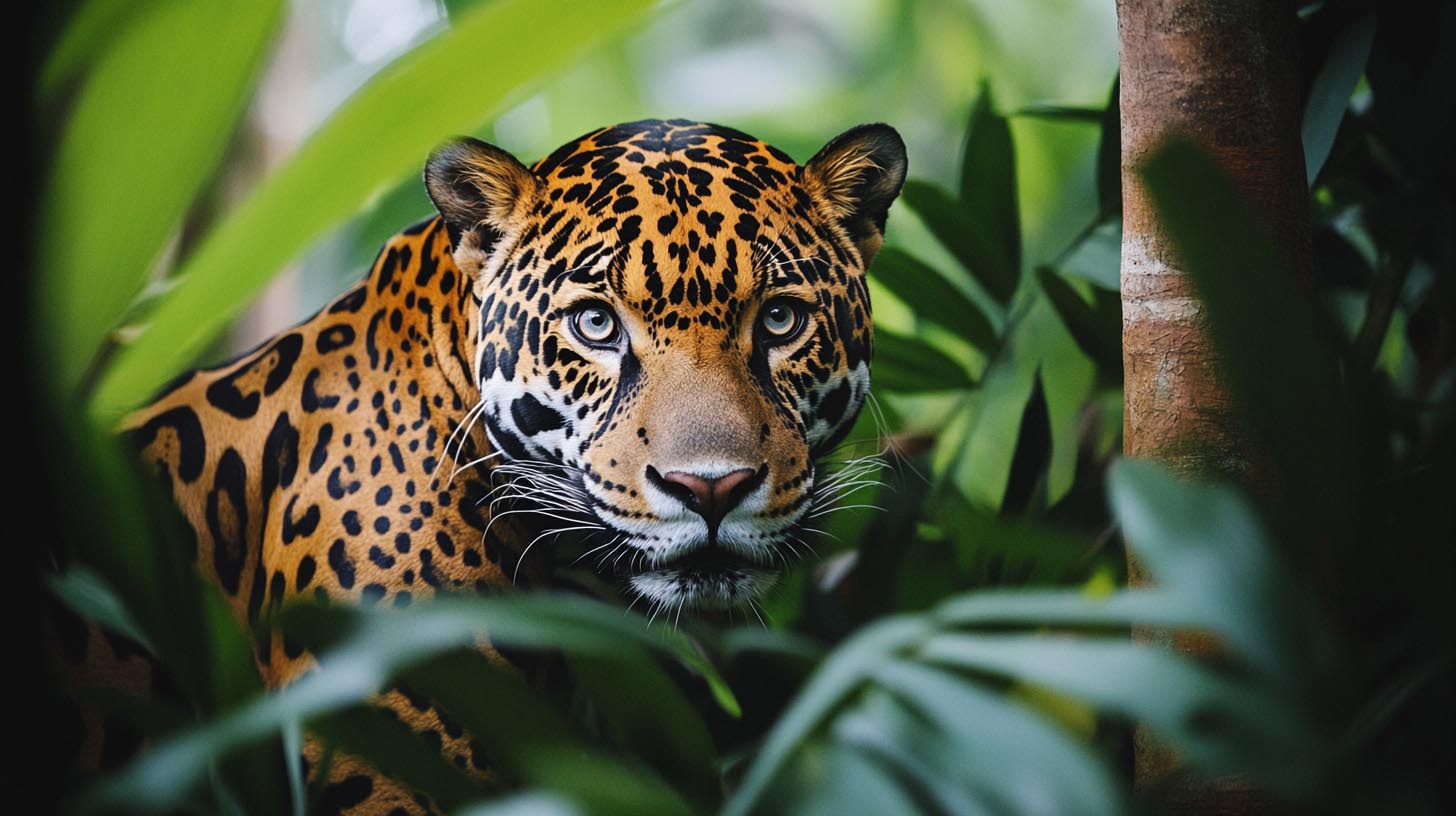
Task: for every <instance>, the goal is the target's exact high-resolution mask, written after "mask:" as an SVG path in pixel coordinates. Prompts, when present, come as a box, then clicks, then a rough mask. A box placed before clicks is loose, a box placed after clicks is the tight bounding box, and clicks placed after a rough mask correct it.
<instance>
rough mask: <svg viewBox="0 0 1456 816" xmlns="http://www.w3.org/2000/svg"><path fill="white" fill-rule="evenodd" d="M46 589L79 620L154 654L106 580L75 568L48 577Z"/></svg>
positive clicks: (84, 568)
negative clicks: (138, 645) (113, 633)
mask: <svg viewBox="0 0 1456 816" xmlns="http://www.w3.org/2000/svg"><path fill="white" fill-rule="evenodd" d="M46 586H47V587H48V588H49V589H50V591H51V594H53V595H55V596H56V597H57V598H59V599H60V600H61V602H62V603H64V604H65V605H66V606H67V607H69V608H70V610H71V611H72V612H75V613H76V614H77V615H80V616H81V617H82V618H83V619H85V620H88V621H91V622H93V623H96V624H99V625H101V626H103V627H105V628H107V629H110V630H111V631H113V632H115V633H117V634H118V635H122V636H124V637H127V638H130V639H131V640H134V641H136V642H137V643H138V644H140V645H141V646H142V647H143V648H145V649H146V650H147V651H149V652H152V653H153V654H155V653H156V651H157V650H156V647H154V646H152V644H151V641H150V639H148V638H147V636H146V634H145V633H144V632H142V630H141V627H140V626H138V625H137V622H136V620H135V619H134V618H133V617H132V615H131V612H129V611H127V608H126V604H125V603H123V602H122V600H121V598H119V597H117V595H116V592H115V591H113V590H112V588H111V587H110V586H109V585H108V584H107V583H106V580H105V579H104V578H102V577H101V576H100V575H98V574H97V573H96V571H95V570H92V569H90V568H88V567H84V566H80V565H76V566H72V567H71V568H70V569H68V570H66V571H65V572H63V573H61V574H60V575H56V576H54V577H51V578H49V579H48V580H47V581H46Z"/></svg>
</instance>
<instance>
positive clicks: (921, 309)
mask: <svg viewBox="0 0 1456 816" xmlns="http://www.w3.org/2000/svg"><path fill="white" fill-rule="evenodd" d="M870 276H871V277H873V278H874V279H875V280H876V281H879V282H880V284H881V285H883V286H884V287H885V288H886V289H889V290H890V291H891V292H893V293H894V294H895V297H898V298H899V299H900V300H902V301H904V303H905V305H906V306H909V307H910V309H911V310H912V311H913V312H914V313H915V316H916V317H918V318H924V319H926V320H929V321H930V322H932V323H935V324H937V325H939V326H941V327H942V328H945V329H947V330H949V331H950V332H952V333H954V334H956V335H957V336H959V337H963V338H965V340H966V342H968V343H970V344H971V345H973V346H975V347H976V348H978V349H981V350H983V351H984V350H988V349H990V348H992V347H994V346H995V344H996V330H995V329H994V328H992V326H991V321H989V320H987V319H986V316H985V315H984V314H982V312H981V309H980V307H979V306H977V305H976V303H975V301H973V300H971V299H970V297H968V296H967V295H966V294H965V293H964V292H962V291H961V290H960V289H959V288H958V287H956V285H955V284H953V283H951V282H950V281H949V280H947V279H946V277H945V275H943V274H941V273H940V272H939V271H937V270H935V269H933V268H931V267H930V265H928V264H925V263H923V262H921V261H920V260H919V259H917V258H915V257H914V256H912V255H910V254H908V253H906V252H904V251H902V250H899V249H895V248H893V247H891V248H888V249H884V250H881V251H880V253H879V254H878V255H876V256H875V260H874V263H873V264H871V266H870Z"/></svg>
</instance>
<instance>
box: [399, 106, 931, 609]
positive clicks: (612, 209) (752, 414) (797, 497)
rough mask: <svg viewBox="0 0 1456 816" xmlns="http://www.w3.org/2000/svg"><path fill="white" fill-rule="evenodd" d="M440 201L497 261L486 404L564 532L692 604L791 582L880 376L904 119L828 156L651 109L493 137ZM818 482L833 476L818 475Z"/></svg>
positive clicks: (483, 362) (481, 372)
mask: <svg viewBox="0 0 1456 816" xmlns="http://www.w3.org/2000/svg"><path fill="white" fill-rule="evenodd" d="M425 176H426V182H427V186H428V189H429V192H430V196H431V198H432V199H433V200H434V202H435V204H436V206H437V207H438V208H439V210H440V213H441V215H442V216H443V217H444V218H445V220H446V223H447V225H448V226H449V227H450V229H451V232H452V236H453V237H454V238H455V246H456V252H455V258H456V261H457V263H458V264H459V265H460V267H461V269H462V270H463V271H464V273H465V274H467V275H473V276H474V277H475V280H476V282H477V283H476V293H477V296H478V298H479V299H480V302H481V307H480V326H481V330H480V345H479V350H478V356H477V358H476V366H475V368H476V377H477V380H478V382H479V385H480V394H481V416H482V421H483V423H484V424H485V427H486V429H487V431H488V433H489V435H490V438H491V440H492V442H493V443H494V444H495V446H496V447H497V449H498V450H499V451H500V452H501V453H502V455H503V456H504V457H505V458H506V460H507V462H506V463H505V464H503V465H502V466H501V467H500V469H499V471H498V472H499V473H502V474H505V475H507V476H510V477H512V478H515V479H516V482H515V485H516V486H515V488H513V489H512V490H511V491H509V492H510V494H511V495H516V496H522V497H528V498H532V499H534V500H535V501H536V502H537V504H538V505H539V506H540V508H541V510H542V512H543V513H544V514H546V515H547V516H548V518H549V517H551V516H554V517H555V518H556V519H558V521H555V522H553V523H552V524H551V525H548V526H549V527H550V528H581V529H587V530H590V531H592V532H593V533H594V535H595V536H596V543H597V544H598V546H599V551H598V552H597V554H596V555H595V556H594V557H595V559H596V561H597V563H598V564H599V565H600V569H602V570H605V571H615V574H620V575H625V577H626V579H627V582H628V586H629V587H630V589H631V590H632V591H634V592H635V593H637V594H639V595H641V596H644V597H646V598H647V599H648V600H649V601H652V602H655V603H657V604H663V605H667V606H669V607H680V606H681V607H689V608H691V607H705V608H714V607H716V608H722V607H729V606H735V605H738V604H741V603H744V602H746V601H748V600H750V599H751V598H753V597H754V596H755V595H756V594H757V593H759V592H760V591H762V590H763V589H764V588H766V587H767V586H768V585H769V584H771V583H772V581H773V580H774V577H775V576H776V568H777V566H778V565H782V564H783V563H785V561H786V557H787V556H788V555H790V554H792V552H793V551H794V548H795V541H796V537H797V536H798V535H799V534H800V529H799V528H800V524H801V522H802V521H803V519H804V518H805V516H806V515H807V514H809V513H810V512H811V510H812V509H813V507H814V505H815V501H816V499H817V498H819V494H820V493H822V490H819V489H818V488H819V487H820V486H821V485H822V482H823V480H822V479H821V477H820V473H819V471H818V470H816V465H815V462H816V459H818V458H819V457H821V456H823V455H825V454H826V453H828V452H829V451H830V450H832V449H833V448H834V447H835V446H836V445H837V444H838V443H839V441H840V440H841V439H842V438H843V437H844V435H845V434H846V433H847V432H848V430H849V428H850V426H851V425H852V424H853V422H854V419H855V417H856V415H857V414H858V412H859V410H860V407H861V404H862V403H863V401H864V399H865V396H866V394H867V393H868V392H869V387H870V350H871V343H872V334H873V330H872V326H871V322H870V302H869V295H868V292H867V290H866V284H865V267H866V265H867V264H868V263H869V261H870V259H871V258H872V257H873V256H874V254H875V252H876V250H877V249H878V248H879V246H880V243H881V236H882V233H883V230H884V226H885V217H886V214H887V212H888V210H889V207H890V204H891V202H892V201H893V200H894V199H895V197H896V196H897V195H898V194H899V191H900V187H901V184H902V183H903V181H904V178H905V147H904V143H903V142H902V141H901V140H900V137H899V135H898V134H897V133H896V132H895V131H894V130H893V129H891V128H890V127H888V126H886V125H865V126H861V127H857V128H854V129H852V130H850V131H848V132H846V133H844V134H842V135H840V136H838V137H837V138H835V139H834V140H832V141H830V142H829V144H828V145H826V146H825V147H824V148H823V149H822V150H820V151H819V153H818V154H817V155H815V156H814V158H813V159H811V160H810V161H809V162H808V163H807V164H805V165H803V166H800V165H797V164H795V163H794V161H793V160H792V159H790V158H789V157H788V156H787V155H785V154H784V153H783V152H781V151H779V150H777V149H775V148H773V147H770V146H769V145H767V144H764V143H763V142H761V141H759V140H757V139H754V138H752V137H751V136H748V135H746V134H743V133H740V132H738V131H734V130H731V129H728V128H722V127H718V126H715V125H707V124H698V123H692V122H684V121H676V120H675V121H656V120H651V121H644V122H635V123H631V124H626V125H619V126H617V127H612V128H606V129H603V130H599V131H596V132H594V133H591V134H588V135H586V136H583V137H582V138H580V139H577V140H576V141H573V142H571V143H569V144H567V145H565V146H563V147H562V148H560V149H559V150H557V151H556V152H555V153H552V154H551V155H550V156H549V157H547V158H545V159H543V160H542V161H540V162H538V163H537V164H536V165H535V166H534V167H532V168H530V169H528V168H526V167H525V166H524V165H522V164H521V163H519V162H518V161H517V160H516V159H515V158H513V157H512V156H511V155H510V154H508V153H506V152H504V151H502V150H500V149H498V148H495V147H492V146H490V145H487V144H485V143H483V142H479V141H476V140H474V139H460V140H457V141H455V142H452V143H450V144H448V145H446V146H445V147H443V148H441V149H440V150H438V151H436V152H435V154H434V155H432V156H431V158H430V161H429V164H428V166H427V168H426V172H425ZM816 491H817V492H816Z"/></svg>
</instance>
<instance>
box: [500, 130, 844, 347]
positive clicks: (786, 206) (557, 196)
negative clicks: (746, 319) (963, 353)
mask: <svg viewBox="0 0 1456 816" xmlns="http://www.w3.org/2000/svg"><path fill="white" fill-rule="evenodd" d="M532 170H533V173H534V174H535V175H536V176H537V177H538V178H539V179H540V180H541V182H542V184H543V189H542V196H541V199H540V204H539V206H538V207H537V210H536V213H535V214H536V216H537V221H536V224H535V225H533V228H532V229H531V230H529V231H528V237H530V238H532V239H534V240H531V241H528V242H526V243H524V244H523V246H524V247H526V248H527V251H528V252H531V253H532V254H534V255H535V257H532V258H530V260H532V261H538V260H544V261H546V262H547V265H548V267H554V271H555V272H556V274H554V275H553V274H550V273H549V272H548V275H547V276H548V277H553V278H556V279H557V280H559V281H561V282H562V283H565V282H567V281H568V280H569V281H573V282H575V283H578V284H581V285H584V286H588V287H593V288H598V289H600V290H602V291H606V290H611V291H612V292H614V293H615V294H617V295H619V296H623V297H625V298H628V299H630V300H631V301H632V302H633V304H634V305H636V306H637V307H638V309H639V310H640V312H642V313H644V314H645V315H647V316H650V317H651V318H655V319H654V320H653V322H655V323H659V324H662V325H663V326H664V327H667V325H668V324H672V323H674V322H676V323H678V324H681V326H682V328H686V327H687V324H688V323H689V322H690V321H694V322H703V323H712V324H716V325H720V326H721V325H722V324H724V323H726V322H729V321H732V320H733V316H734V315H733V313H734V312H735V311H736V306H737V304H739V303H740V302H741V301H742V300H743V299H744V298H746V297H748V296H750V295H752V294H753V293H755V292H762V291H763V290H765V289H769V288H775V287H784V286H794V285H796V284H803V285H808V286H812V285H815V284H819V283H823V282H826V281H827V280H828V277H829V276H830V275H831V274H832V270H833V267H834V266H835V265H836V264H843V263H845V262H847V261H848V260H849V258H848V256H847V255H846V253H845V250H844V247H843V245H842V243H843V242H840V241H835V240H834V236H833V235H832V233H831V231H830V229H829V228H828V226H827V223H826V222H825V221H824V220H823V219H820V218H816V217H815V215H814V207H813V204H812V201H811V199H810V197H809V195H808V193H807V192H806V191H805V190H804V186H803V184H802V183H801V174H802V169H801V168H800V167H799V165H797V164H796V163H795V162H794V160H793V159H792V158H790V157H789V156H788V155H787V154H785V153H784V152H783V151H781V150H779V149H778V148H775V147H773V146H772V145H769V144H767V143H765V142H763V141H760V140H758V139H755V138H754V137H752V136H749V135H748V134H745V133H743V132H741V131H737V130H733V129H732V128H725V127H721V126H718V125H712V124H704V123H698V122H689V121H686V120H671V121H661V120H649V121H643V122H632V123H628V124H623V125H616V126H614V127H610V128H604V129H602V130H599V131H596V132H593V133H590V134H587V135H585V136H583V137H581V138H579V139H577V140H575V141H572V142H570V143H568V144H566V145H564V146H562V147H561V148H559V149H558V150H556V151H555V152H553V153H552V154H551V155H550V156H548V157H546V158H545V159H542V160H541V161H539V162H537V163H536V165H535V166H534V167H533V168H532ZM537 253H539V254H537ZM547 256H550V257H547Z"/></svg>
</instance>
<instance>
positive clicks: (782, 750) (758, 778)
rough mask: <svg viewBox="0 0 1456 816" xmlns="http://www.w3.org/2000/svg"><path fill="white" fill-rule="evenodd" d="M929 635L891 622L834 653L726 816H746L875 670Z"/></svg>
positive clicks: (912, 623)
mask: <svg viewBox="0 0 1456 816" xmlns="http://www.w3.org/2000/svg"><path fill="white" fill-rule="evenodd" d="M930 631H931V630H930V629H929V627H928V626H927V625H926V624H925V622H924V621H922V620H920V619H917V618H910V617H890V618H884V619H881V620H880V621H878V622H876V623H874V624H872V625H870V626H867V627H865V628H864V629H861V630H860V631H859V632H857V633H855V635H854V636H853V637H851V638H849V639H848V640H846V641H844V643H842V644H841V645H840V646H839V648H837V649H835V650H834V651H833V652H832V653H831V654H830V656H829V659H827V660H825V661H824V664H823V665H821V666H820V667H819V670H818V671H816V672H815V673H814V675H813V676H812V677H810V678H809V682H808V683H806V684H805V685H804V688H803V689H801V690H800V691H799V693H798V695H797V696H795V697H794V701H793V702H792V703H790V704H789V707H788V709H787V710H786V711H784V713H783V714H782V715H781V716H780V717H779V718H778V720H777V721H776V722H775V723H774V727H773V730H772V731H769V733H768V736H767V737H765V738H764V741H763V746H762V747H761V748H760V749H759V751H758V755H757V756H755V757H754V758H753V762H752V764H750V765H749V767H748V770H747V771H745V772H744V774H743V780H742V782H740V783H739V785H738V789H737V790H735V791H734V792H733V795H732V796H730V797H729V799H728V801H727V803H725V804H724V806H723V811H722V813H723V816H747V814H749V813H751V812H753V811H754V810H755V809H756V808H758V807H759V801H760V800H761V799H762V798H763V796H764V795H765V794H766V793H767V792H768V789H769V786H770V785H771V784H772V783H773V782H774V781H775V779H777V778H778V776H779V774H780V773H781V772H782V771H783V769H784V767H785V766H786V765H787V764H788V762H789V761H790V759H792V757H793V755H794V752H795V751H796V750H797V749H798V748H799V747H800V746H802V745H804V744H805V742H806V741H807V740H808V739H809V737H810V736H811V735H812V734H813V733H814V732H815V730H816V729H818V728H819V727H820V726H821V725H823V724H824V722H825V721H826V720H827V719H828V717H829V716H830V715H831V714H832V713H833V712H834V711H835V710H836V709H838V708H839V707H840V706H841V705H843V703H844V701H845V698H846V697H847V696H848V695H849V694H850V693H851V692H853V691H854V690H855V689H856V688H858V687H859V685H860V683H861V682H862V681H863V679H864V678H865V677H866V676H867V675H868V674H869V673H870V671H871V670H872V669H873V668H874V667H875V666H877V665H879V664H881V663H883V662H884V661H885V660H886V659H888V657H889V656H890V655H891V654H893V653H894V652H896V651H897V650H899V649H903V648H904V647H905V646H907V645H908V644H910V643H913V642H915V641H916V640H918V639H919V638H921V637H924V636H925V635H926V634H928V633H929V632H930Z"/></svg>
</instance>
